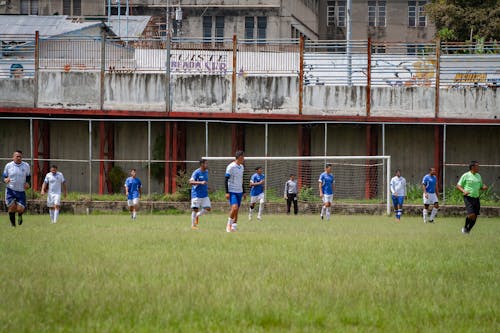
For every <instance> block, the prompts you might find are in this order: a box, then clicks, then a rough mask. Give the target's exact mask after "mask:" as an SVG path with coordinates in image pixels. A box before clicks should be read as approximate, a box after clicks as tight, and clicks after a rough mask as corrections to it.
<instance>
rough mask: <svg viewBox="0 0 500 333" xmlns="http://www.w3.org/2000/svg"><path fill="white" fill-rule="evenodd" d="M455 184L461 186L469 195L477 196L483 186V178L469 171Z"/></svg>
mask: <svg viewBox="0 0 500 333" xmlns="http://www.w3.org/2000/svg"><path fill="white" fill-rule="evenodd" d="M457 185H460V186H462V187H463V189H464V190H465V191H466V192H469V197H473V198H478V197H479V190H480V189H481V188H482V187H483V180H482V178H481V175H480V174H478V173H476V174H474V173H472V172H470V171H469V172H466V173H464V174H463V175H462V177H460V180H459V181H458V183H457Z"/></svg>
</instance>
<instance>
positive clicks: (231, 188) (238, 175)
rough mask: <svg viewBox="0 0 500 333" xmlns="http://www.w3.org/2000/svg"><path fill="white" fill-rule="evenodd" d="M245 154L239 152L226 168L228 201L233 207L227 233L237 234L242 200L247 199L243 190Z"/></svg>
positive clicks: (228, 220)
mask: <svg viewBox="0 0 500 333" xmlns="http://www.w3.org/2000/svg"><path fill="white" fill-rule="evenodd" d="M244 161H245V156H244V153H243V152H242V151H241V150H238V151H237V152H236V154H235V159H234V161H233V162H231V163H230V164H229V165H228V166H227V168H226V181H225V185H226V186H225V187H226V199H227V200H228V201H229V204H230V205H231V211H230V212H229V217H228V219H227V225H226V231H227V232H235V231H236V227H237V226H238V211H239V209H240V205H241V200H242V199H245V197H246V194H245V191H244V190H243V172H244V171H245V167H244V166H243V162H244Z"/></svg>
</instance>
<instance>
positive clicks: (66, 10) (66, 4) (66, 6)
mask: <svg viewBox="0 0 500 333" xmlns="http://www.w3.org/2000/svg"><path fill="white" fill-rule="evenodd" d="M63 15H71V0H63Z"/></svg>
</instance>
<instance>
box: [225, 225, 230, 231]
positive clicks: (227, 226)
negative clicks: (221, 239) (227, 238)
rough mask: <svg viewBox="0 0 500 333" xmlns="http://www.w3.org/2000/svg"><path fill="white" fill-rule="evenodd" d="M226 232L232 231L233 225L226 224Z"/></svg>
mask: <svg viewBox="0 0 500 333" xmlns="http://www.w3.org/2000/svg"><path fill="white" fill-rule="evenodd" d="M226 232H231V225H230V224H226Z"/></svg>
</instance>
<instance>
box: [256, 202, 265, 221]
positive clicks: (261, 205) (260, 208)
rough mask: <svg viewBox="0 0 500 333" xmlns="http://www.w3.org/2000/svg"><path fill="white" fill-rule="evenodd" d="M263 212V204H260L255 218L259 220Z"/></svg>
mask: <svg viewBox="0 0 500 333" xmlns="http://www.w3.org/2000/svg"><path fill="white" fill-rule="evenodd" d="M263 210H264V203H260V205H259V214H258V215H257V218H258V219H260V218H261V217H262V211H263Z"/></svg>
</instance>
